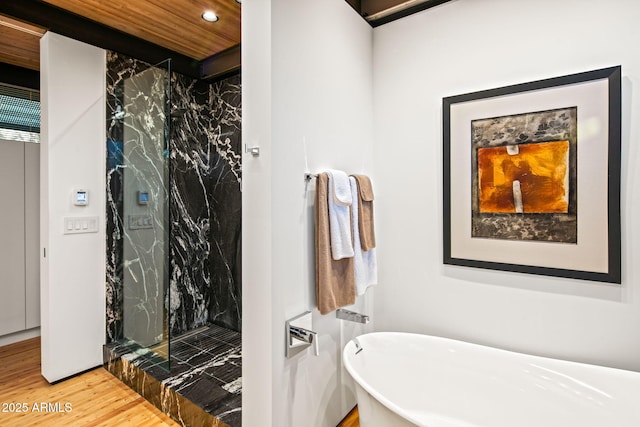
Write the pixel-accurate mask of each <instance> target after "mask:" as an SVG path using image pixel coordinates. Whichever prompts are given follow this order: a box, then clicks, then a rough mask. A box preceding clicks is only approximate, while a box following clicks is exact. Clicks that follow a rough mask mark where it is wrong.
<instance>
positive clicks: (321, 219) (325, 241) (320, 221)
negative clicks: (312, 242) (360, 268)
mask: <svg viewBox="0 0 640 427" xmlns="http://www.w3.org/2000/svg"><path fill="white" fill-rule="evenodd" d="M328 182H329V178H328V176H327V174H325V173H321V174H318V178H317V179H316V210H315V216H316V303H317V304H318V310H320V314H327V313H329V312H331V311H334V310H336V309H338V308H340V307H344V306H345V305H351V304H354V303H355V302H356V286H355V277H354V265H353V258H343V259H341V260H338V261H336V260H334V259H333V257H332V256H331V233H330V230H329V202H328V198H327V196H328Z"/></svg>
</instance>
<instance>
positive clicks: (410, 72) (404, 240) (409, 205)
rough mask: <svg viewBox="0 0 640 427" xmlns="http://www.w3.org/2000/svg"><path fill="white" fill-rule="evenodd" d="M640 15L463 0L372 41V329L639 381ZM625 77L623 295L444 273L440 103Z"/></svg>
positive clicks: (590, 287) (570, 5) (570, 283)
mask: <svg viewBox="0 0 640 427" xmlns="http://www.w3.org/2000/svg"><path fill="white" fill-rule="evenodd" d="M639 18H640V6H639V5H638V4H637V2H634V1H632V0H616V1H608V2H584V1H578V0H563V1H557V0H539V1H536V2H527V1H524V0H520V1H514V0H483V1H475V0H454V1H451V2H449V3H446V4H444V5H441V6H438V7H435V8H432V9H429V10H426V11H424V12H421V13H419V14H416V15H412V16H410V17H407V18H404V19H401V20H398V21H395V22H393V23H390V24H387V25H384V26H381V27H378V28H376V29H375V31H374V97H375V103H374V105H375V113H374V118H375V120H374V122H375V138H376V140H375V155H374V163H375V168H376V183H377V194H376V196H377V202H376V203H377V204H376V215H377V224H378V236H377V237H378V246H379V249H378V260H379V268H380V282H381V283H382V285H381V286H379V287H378V288H379V289H377V290H376V307H375V311H374V316H375V318H376V321H377V323H376V329H378V330H402V331H416V332H421V333H429V334H435V335H443V336H448V337H454V338H460V339H464V340H468V341H472V342H478V343H484V344H490V345H494V346H497V347H502V348H508V349H515V350H519V351H524V352H529V353H535V354H542V355H549V356H553V357H559V358H566V359H571V360H578V361H585V362H591V363H596V364H603V365H609V366H614V367H621V368H628V369H634V370H640V264H638V262H637V259H638V251H639V250H640V227H638V226H637V222H636V221H634V219H635V218H638V216H639V215H640V193H639V192H638V191H637V188H638V186H640V168H638V167H637V165H638V162H639V161H640V158H639V156H640V151H639V149H638V146H639V144H638V143H639V138H640V134H639V130H640V129H639V126H640V121H638V119H637V117H638V112H639V111H640V96H638V93H637V88H638V83H639V81H640V57H639V56H638V55H637V40H640V27H639V26H638V21H639ZM615 65H622V75H623V84H622V85H623V102H622V104H623V105H622V107H623V117H622V126H623V130H622V205H621V207H622V262H623V275H622V277H623V284H622V286H616V285H609V284H601V283H592V282H586V281H578V280H569V279H560V278H550V277H542V276H539V277H537V276H533V275H525V274H515V273H506V272H496V271H489V270H480V269H472V268H464V267H455V266H446V267H445V266H444V265H443V264H442V226H443V222H442V106H441V105H442V98H443V97H445V96H451V95H458V94H463V93H468V92H473V91H477V90H482V89H491V88H495V87H501V86H504V85H509V84H515V83H522V82H527V81H532V80H537V79H544V78H549V77H555V76H561V75H565V74H571V73H576V72H581V71H588V70H593V69H598V68H604V67H609V66H615Z"/></svg>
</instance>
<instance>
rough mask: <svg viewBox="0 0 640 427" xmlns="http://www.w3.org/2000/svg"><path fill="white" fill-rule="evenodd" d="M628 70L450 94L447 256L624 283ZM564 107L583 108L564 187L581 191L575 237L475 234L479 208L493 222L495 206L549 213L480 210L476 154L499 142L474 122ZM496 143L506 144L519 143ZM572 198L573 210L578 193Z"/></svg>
mask: <svg viewBox="0 0 640 427" xmlns="http://www.w3.org/2000/svg"><path fill="white" fill-rule="evenodd" d="M621 71H622V69H621V66H615V67H609V68H603V69H598V70H593V71H587V72H582V73H577V74H571V75H565V76H561V77H554V78H549V79H544V80H537V81H532V82H527V83H522V84H515V85H510V86H504V87H500V88H495V89H489V90H482V91H478V92H472V93H466V94H462V95H456V96H449V97H445V98H443V101H442V108H443V228H444V229H443V261H444V264H447V265H456V266H465V267H475V268H483V269H491V270H500V271H510V272H517V273H527V274H536V275H544V276H554V277H564V278H571V279H580V280H589V281H596V282H605V283H614V284H621V242H620V160H621V159H620V156H621ZM564 107H575V108H576V109H577V120H576V125H575V126H576V129H577V132H574V135H577V138H575V140H570V139H568V140H569V141H570V142H568V144H569V147H570V148H569V149H568V151H569V152H571V155H572V156H573V159H575V160H573V161H574V164H572V165H571V166H570V168H575V176H576V178H575V180H576V183H575V184H571V186H567V188H570V189H571V191H574V192H575V193H576V194H575V195H574V199H575V198H576V197H577V200H580V201H581V202H584V203H582V204H581V205H580V206H581V209H576V212H575V218H574V219H575V223H576V225H575V229H576V238H575V240H576V241H575V242H573V243H567V242H563V241H549V240H546V239H550V238H551V237H550V236H545V235H544V233H542V235H541V236H539V237H538V236H536V239H537V240H525V239H521V238H518V237H516V238H513V237H507V238H502V237H500V238H493V237H492V236H488V235H486V234H485V235H483V236H482V237H474V236H473V233H475V232H476V223H474V222H473V221H474V220H472V217H473V218H474V219H477V218H480V219H479V221H491V220H492V219H491V218H490V215H494V216H495V217H497V216H500V215H502V218H506V220H505V221H507V224H508V223H509V221H511V218H513V221H520V219H519V218H522V216H523V215H524V216H525V217H526V216H528V218H533V219H532V221H537V220H538V219H539V218H543V217H544V215H547V216H551V214H547V213H542V214H540V213H536V212H534V213H526V212H525V213H524V214H523V213H520V214H517V213H506V214H487V213H484V212H481V211H480V210H479V209H477V205H478V202H477V197H476V195H475V194H474V190H473V188H476V187H477V185H478V179H477V170H479V168H480V166H479V165H476V164H475V163H474V162H477V155H478V154H477V153H478V151H477V150H479V149H480V148H482V147H484V146H489V145H490V144H492V142H491V141H490V140H487V139H482V142H478V141H480V139H478V138H476V139H475V140H472V139H473V138H471V136H472V133H473V134H474V136H475V135H476V134H478V133H479V131H477V130H476V129H474V130H472V123H471V122H472V121H473V122H475V121H476V120H482V119H492V118H495V119H497V123H498V124H500V123H503V122H500V120H503V119H504V118H510V117H515V116H519V115H524V114H534V115H535V114H539V113H538V112H543V113H546V112H548V111H551V110H555V109H559V108H564ZM505 120H506V119H505ZM504 123H507V122H506V121H504ZM505 126H506V125H505ZM545 126H546V125H545ZM508 130H509V131H513V128H509V129H508ZM494 135H495V134H494ZM522 136H523V143H529V144H530V145H533V144H536V143H538V142H541V141H537V140H535V137H533V136H531V135H530V132H523V135H522ZM481 137H482V135H481ZM542 142H544V141H542ZM482 144H485V145H484V146H483V145H482ZM487 144H489V145H487ZM497 144H498V146H501V145H500V144H503V145H502V146H504V147H505V149H506V145H510V144H513V142H504V141H500V142H498V143H497ZM516 144H518V143H517V142H516ZM523 147H524V145H523ZM576 153H577V154H576ZM567 158H569V157H567ZM586 166H588V167H586ZM474 168H475V169H474ZM474 174H475V175H474ZM470 178H471V179H470ZM474 179H475V181H474ZM603 181H604V182H603ZM518 185H519V183H518ZM474 186H475V187H474ZM514 188H515V187H514ZM478 191H480V190H477V191H475V193H477V192H478ZM515 192H516V190H515V189H514V194H515ZM567 192H569V190H567ZM472 194H474V195H473V196H472ZM474 197H475V198H474ZM572 203H573V208H572V209H574V208H575V206H576V204H577V202H575V200H574V201H573V202H572ZM585 206H586V208H585ZM591 208H593V209H591ZM520 212H522V211H520ZM567 212H569V210H567ZM516 215H520V216H519V217H518V216H516ZM536 215H537V216H536ZM554 215H556V216H562V215H569V214H568V213H567V214H565V213H561V214H554ZM487 218H489V219H487ZM528 222H529V223H531V221H528ZM505 227H507V226H505ZM472 230H473V231H472ZM573 258H576V259H573Z"/></svg>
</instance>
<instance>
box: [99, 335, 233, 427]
mask: <svg viewBox="0 0 640 427" xmlns="http://www.w3.org/2000/svg"><path fill="white" fill-rule="evenodd" d="M154 350H155V351H156V352H157V353H162V352H163V351H164V352H165V354H166V348H158V349H154ZM170 353H171V360H170V370H169V371H167V370H166V369H165V368H166V360H165V359H163V358H162V357H148V355H141V354H140V352H136V351H135V350H132V348H131V346H130V345H127V343H122V344H120V343H117V344H116V343H114V344H108V345H106V346H105V357H104V360H105V369H107V370H108V371H109V372H110V373H111V374H113V375H114V376H115V377H117V378H118V379H120V380H121V381H122V382H124V383H125V384H126V385H128V386H129V387H131V388H132V389H134V390H135V391H136V392H138V393H139V394H140V395H142V396H143V397H144V398H145V399H147V400H148V401H149V402H151V403H152V404H153V405H154V406H156V407H157V408H158V409H160V410H161V411H163V412H164V413H165V414H167V415H169V416H170V417H171V418H173V419H174V420H176V421H177V422H178V423H181V424H182V425H184V426H196V425H197V426H215V427H218V426H221V427H222V426H229V427H240V426H241V414H242V345H241V334H240V333H239V332H236V331H233V330H230V329H225V328H223V327H220V326H216V325H207V326H203V327H201V328H198V329H195V330H193V331H189V332H187V333H185V334H184V335H180V336H178V337H175V338H172V339H171V343H170ZM163 363H164V365H163Z"/></svg>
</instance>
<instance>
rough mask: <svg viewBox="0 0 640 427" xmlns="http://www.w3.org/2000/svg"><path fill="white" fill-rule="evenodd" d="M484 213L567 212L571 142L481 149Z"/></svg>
mask: <svg viewBox="0 0 640 427" xmlns="http://www.w3.org/2000/svg"><path fill="white" fill-rule="evenodd" d="M477 159H478V163H477V165H478V166H477V167H478V169H477V171H478V186H479V188H478V190H479V210H480V212H481V213H567V212H568V210H569V179H568V168H569V141H566V140H565V141H552V142H541V143H529V144H518V145H516V146H511V147H509V148H508V147H507V146H500V147H486V148H479V149H478V152H477Z"/></svg>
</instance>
